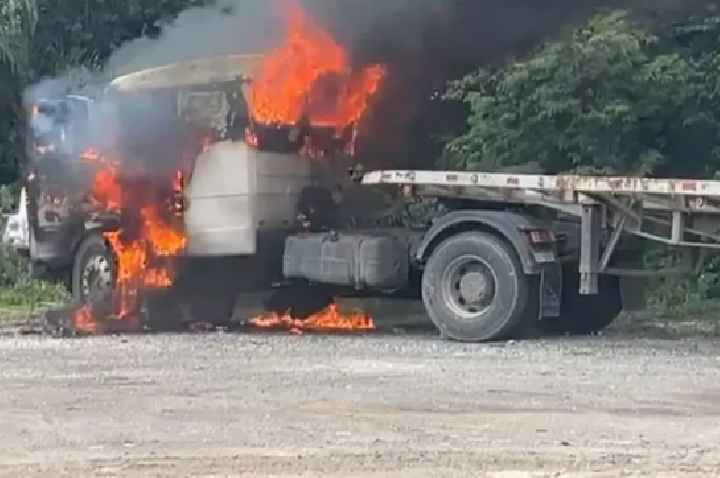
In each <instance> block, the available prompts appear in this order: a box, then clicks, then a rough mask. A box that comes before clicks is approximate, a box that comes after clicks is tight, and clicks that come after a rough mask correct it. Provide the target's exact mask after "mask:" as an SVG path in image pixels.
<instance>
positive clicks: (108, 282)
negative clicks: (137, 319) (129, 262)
mask: <svg viewBox="0 0 720 478" xmlns="http://www.w3.org/2000/svg"><path fill="white" fill-rule="evenodd" d="M116 277H117V265H116V264H115V257H114V256H113V253H112V251H111V250H110V248H109V247H108V245H107V244H106V242H105V240H104V239H103V238H102V236H100V235H98V234H93V235H90V236H88V237H86V238H85V239H84V240H83V241H82V242H81V243H80V246H79V247H78V249H77V252H76V253H75V260H74V262H73V269H72V280H71V289H72V295H73V298H74V299H75V301H77V302H78V303H81V304H84V303H87V302H95V301H97V300H100V299H102V298H104V297H107V295H108V294H110V293H111V292H112V290H113V287H114V286H115V278H116Z"/></svg>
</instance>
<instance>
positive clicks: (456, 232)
mask: <svg viewBox="0 0 720 478" xmlns="http://www.w3.org/2000/svg"><path fill="white" fill-rule="evenodd" d="M361 182H362V184H364V185H368V186H375V187H378V186H380V187H396V188H399V189H400V193H401V194H402V195H403V196H405V197H408V198H410V197H414V198H434V199H437V200H438V201H440V202H445V203H447V204H449V205H450V207H449V208H448V209H447V212H445V213H443V214H442V215H440V216H439V217H437V218H436V219H435V220H434V221H433V223H432V224H431V225H430V226H429V227H428V229H427V230H425V231H423V233H422V238H421V239H420V240H419V241H418V244H417V245H416V247H414V248H413V249H412V251H411V255H412V261H413V262H414V263H415V264H416V265H417V266H418V267H420V268H421V269H422V270H423V273H422V275H423V280H422V293H423V301H424V302H425V307H426V309H427V311H428V313H429V315H430V317H431V318H432V319H433V321H434V322H435V324H436V325H438V328H439V329H440V330H441V332H443V333H444V334H445V335H447V336H448V337H449V338H453V339H457V340H470V341H477V340H488V339H496V338H501V337H506V336H508V335H514V334H517V333H518V330H519V329H520V328H521V326H522V324H523V323H529V322H535V321H536V318H537V316H538V310H540V312H539V315H540V319H541V321H540V323H543V322H545V323H547V324H553V323H557V322H558V320H559V321H560V322H562V323H563V325H562V326H560V327H559V328H557V330H563V329H568V324H569V323H571V322H575V324H577V325H578V327H569V330H578V331H584V332H591V331H593V330H598V329H600V328H602V327H603V326H606V325H608V324H609V323H610V322H611V321H612V320H613V319H614V318H615V316H616V315H617V314H618V313H619V312H620V310H621V304H620V302H619V301H620V294H619V291H618V288H619V286H618V283H619V280H618V277H620V276H631V277H633V276H634V277H642V276H651V275H665V276H667V275H685V274H693V273H698V272H699V271H700V269H701V267H702V265H703V264H704V262H705V261H706V259H707V256H708V255H709V254H711V253H712V252H713V251H714V250H716V249H718V248H720V233H719V231H720V181H714V180H694V179H654V178H641V177H629V176H628V177H626V176H592V175H537V174H516V173H484V172H458V171H420V170H389V171H372V172H368V173H366V174H364V175H362V177H361ZM538 210H545V211H547V212H550V213H551V214H550V216H552V217H554V218H555V219H558V218H563V221H565V222H566V223H568V224H573V223H574V224H575V226H576V229H575V231H576V237H575V239H576V241H577V244H576V246H574V247H576V253H577V254H576V256H575V259H573V260H571V261H570V262H569V265H570V267H568V264H565V265H562V264H559V263H560V258H559V257H557V255H555V256H553V255H552V254H549V255H548V253H547V249H546V248H543V247H542V246H543V244H544V239H545V238H546V236H545V235H543V234H542V231H543V229H545V228H547V230H548V231H549V232H550V234H551V235H553V239H554V240H555V241H556V244H555V252H556V253H557V247H558V244H557V241H558V237H557V236H555V234H556V233H557V229H556V228H553V226H551V225H550V224H552V223H553V221H552V220H548V218H547V217H546V216H542V217H540V215H538V214H537V211H538ZM555 223H557V221H555ZM518 231H520V233H518ZM633 237H634V238H635V239H638V238H639V239H644V240H648V241H653V242H656V243H662V244H664V245H666V246H669V247H670V248H672V249H674V250H675V251H676V252H677V257H678V264H679V265H678V266H677V267H674V268H672V269H665V270H646V269H643V268H642V267H638V265H637V264H635V265H633V266H631V267H628V266H627V265H624V266H622V265H621V266H619V265H618V261H615V260H614V256H615V255H616V253H617V251H618V250H620V249H621V248H620V247H619V244H621V243H622V242H623V240H626V239H628V238H630V239H632V238H633ZM483 251H485V252H483ZM486 253H487V254H489V256H492V257H491V258H488V257H484V254H486ZM630 255H631V256H634V257H635V258H636V259H640V258H641V257H642V251H641V250H639V249H635V251H634V252H633V253H632V254H630ZM626 256H627V254H626ZM463 257H465V258H466V259H468V258H469V259H468V260H466V261H465V262H463V259H462V258H463ZM473 260H477V261H476V262H479V264H480V266H479V267H480V269H489V274H486V276H483V274H474V275H472V274H471V275H472V278H471V279H472V280H464V279H463V278H462V277H461V278H460V279H457V278H453V277H455V276H453V273H452V272H448V271H451V270H452V269H453V268H455V269H457V268H458V267H460V268H466V269H467V264H469V263H470V262H472V261H473ZM503 260H504V261H505V262H506V263H508V264H511V266H510V267H506V265H507V264H506V265H503ZM453 261H455V262H453ZM457 261H460V266H458V265H457V264H456V262H457ZM620 262H622V261H620ZM635 262H636V263H637V262H642V261H635ZM463 264H465V265H463ZM493 264H495V265H498V267H497V268H495V269H496V270H493ZM513 264H514V265H515V266H516V267H513ZM558 268H560V269H561V270H562V274H561V275H562V278H561V279H560V281H561V286H560V287H559V288H558V287H555V291H554V292H553V290H549V291H548V290H546V289H547V287H544V286H543V283H544V282H545V283H549V282H552V281H550V280H549V278H550V277H551V276H552V277H554V279H553V281H555V282H557V280H558V279H557V274H556V271H557V269H558ZM480 269H478V270H480ZM523 274H524V275H526V276H527V277H529V278H531V282H530V284H531V285H530V286H529V290H530V292H528V291H527V290H525V289H528V286H527V284H524V283H522V281H518V280H513V281H507V280H505V279H503V278H502V277H500V276H501V275H510V276H511V277H513V278H515V277H516V276H520V275H523ZM456 275H457V274H456ZM466 275H467V274H466ZM573 275H574V276H575V277H574V278H573V277H572V276H573ZM538 276H539V278H540V279H539V280H538V281H536V282H539V283H540V285H539V288H540V293H539V294H536V298H535V300H533V294H532V291H533V290H534V289H535V287H536V286H535V285H532V284H533V283H532V278H533V277H538ZM488 277H490V278H492V279H493V280H494V281H495V285H494V286H493V287H495V288H496V290H495V291H494V293H495V294H502V291H501V290H499V288H501V287H509V288H510V289H512V294H510V296H512V297H510V296H508V297H505V299H503V300H504V302H503V301H502V300H501V304H499V305H498V307H499V308H500V309H503V308H504V309H507V310H505V311H504V315H505V317H502V318H501V319H500V320H498V321H494V320H491V321H490V322H493V324H490V325H488V324H485V325H482V324H481V325H478V324H479V323H480V322H482V320H484V319H482V320H481V316H482V315H483V313H484V312H482V310H479V309H476V310H474V312H475V313H473V310H470V311H468V310H463V307H462V306H461V305H462V304H460V305H458V304H455V306H453V305H451V304H449V303H450V302H452V296H453V293H454V292H453V291H452V290H451V289H453V288H455V289H459V290H460V292H458V294H459V295H460V296H462V294H463V293H466V295H467V294H470V292H469V291H477V290H485V289H487V288H488V287H491V286H490V285H488V283H487V282H488ZM452 281H455V283H454V284H451V283H449V282H452ZM571 287H572V288H574V289H575V290H571ZM551 289H552V288H551ZM443 290H444V291H445V292H443ZM448 290H450V292H448ZM463 290H464V291H465V292H463ZM558 293H561V294H562V295H563V296H564V297H563V299H562V300H560V299H558V298H557V296H558ZM458 294H455V295H458ZM474 294H475V296H477V295H478V294H477V292H474ZM482 295H484V293H483V292H481V293H480V296H482ZM506 295H507V294H506ZM553 295H555V299H557V302H558V307H557V310H555V311H554V312H553V307H549V308H548V307H545V308H544V309H543V305H542V302H543V301H547V300H548V298H550V299H552V296H553ZM443 296H444V297H445V298H443ZM526 296H527V297H526ZM448 297H450V299H448ZM513 297H514V298H515V299H517V298H518V297H520V299H518V300H515V301H514V302H513V300H512V299H513ZM458 300H460V302H462V299H458ZM443 302H444V303H445V305H442V306H440V305H438V304H439V303H443ZM456 302H457V300H456ZM480 302H482V301H480ZM533 302H535V303H533ZM537 302H540V304H538V303H537ZM610 303H612V304H613V305H609V304H610ZM518 304H521V305H518ZM528 304H530V305H528ZM487 307H490V308H491V309H492V307H495V306H494V305H493V306H491V305H488V306H487ZM562 309H564V310H562ZM600 309H602V310H600ZM490 312H492V310H491V311H490ZM593 314H596V315H598V317H595V318H594V319H591V320H590V321H589V323H586V324H585V325H583V324H582V322H583V321H587V320H588V317H589V316H592V315H593ZM491 315H492V314H491ZM502 315H503V311H502V310H498V317H500V316H502ZM508 315H516V316H517V317H513V318H508ZM571 315H581V316H582V317H571ZM473 317H475V319H474V318H473ZM558 317H559V318H560V319H558ZM528 321H529V322H528ZM473 322H477V323H476V324H473ZM550 329H553V327H550Z"/></svg>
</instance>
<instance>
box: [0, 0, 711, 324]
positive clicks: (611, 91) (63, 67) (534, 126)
mask: <svg viewBox="0 0 720 478" xmlns="http://www.w3.org/2000/svg"><path fill="white" fill-rule="evenodd" d="M1 3H2V5H0V143H1V144H0V184H5V185H8V186H6V187H4V188H3V189H2V190H0V208H1V209H2V211H3V213H9V212H12V210H13V209H14V207H13V205H12V204H11V203H12V201H13V200H16V198H17V195H14V194H13V191H14V190H16V189H13V188H16V186H12V185H13V184H17V182H18V178H19V176H20V172H21V171H22V167H23V164H24V151H25V143H24V131H25V117H24V107H23V103H22V92H23V89H24V87H25V86H26V85H28V84H31V83H32V82H34V81H35V80H37V79H38V78H42V77H46V76H51V75H57V74H59V73H62V72H63V71H67V70H69V69H73V68H78V67H92V66H94V65H98V64H102V62H103V61H104V60H105V59H107V58H108V56H109V55H110V54H111V52H112V51H113V49H115V48H116V47H117V46H119V45H121V44H122V43H123V42H125V41H127V40H130V39H133V38H137V37H140V36H143V35H146V36H151V37H152V36H154V35H157V34H158V32H159V31H160V29H161V27H162V23H163V21H165V20H167V19H171V18H173V17H174V16H175V15H177V13H178V12H180V11H181V10H183V9H185V8H188V7H190V6H196V5H200V4H203V3H206V2H204V1H203V0H163V1H160V2H158V1H149V0H125V1H111V2H90V1H89V0H68V1H67V2H57V1H50V0H4V1H3V2H1ZM690 4H692V7H691V6H690ZM691 8H692V10H690V9H691ZM673 15H674V16H673V17H672V18H668V17H665V16H662V15H659V16H654V17H652V18H648V17H647V16H645V17H643V18H635V17H633V16H632V15H630V14H628V13H626V12H622V11H611V12H605V13H602V14H599V15H597V16H595V17H594V18H592V19H590V20H589V21H587V22H586V23H584V24H582V25H579V26H578V25H575V26H570V27H568V28H569V29H568V30H567V31H566V32H564V33H561V34H559V35H557V36H555V39H554V40H553V41H550V42H548V43H546V44H543V45H540V46H538V47H537V48H536V49H535V50H534V51H533V52H532V53H531V54H530V55H528V56H525V57H523V58H518V59H516V60H509V61H507V62H505V63H504V64H503V65H504V66H500V67H497V68H494V69H480V70H477V71H475V72H472V73H470V74H468V75H467V76H465V77H464V78H462V79H459V80H457V81H454V82H452V83H451V85H450V88H449V89H448V91H447V93H446V95H445V99H446V100H447V101H448V102H449V103H458V102H460V103H464V104H465V107H466V110H467V112H468V116H467V119H466V121H462V122H460V123H459V124H457V125H455V126H456V128H455V130H456V131H459V132H460V133H459V134H458V135H457V136H456V137H454V139H451V140H450V141H449V142H448V143H447V145H446V147H445V155H444V157H443V158H441V161H442V163H443V166H446V167H447V166H450V167H455V168H462V169H469V170H485V171H494V170H499V169H501V168H505V167H508V166H518V165H523V164H526V163H529V162H539V163H540V166H541V167H542V168H543V169H544V170H545V171H547V172H549V173H553V172H564V171H581V172H596V173H623V174H645V175H656V176H685V177H698V178H699V177H720V16H718V14H717V12H716V11H715V10H714V9H713V8H708V9H706V10H700V11H698V9H697V5H696V2H689V4H688V11H686V12H680V13H678V12H675V13H674V14H673ZM453 108H454V107H453ZM646 261H647V262H648V263H649V264H650V265H651V266H653V267H660V266H662V265H672V262H673V257H672V256H671V255H669V254H668V253H667V252H666V251H663V250H660V249H653V250H652V251H648V252H647V257H646ZM65 300H67V294H66V293H65V292H64V289H63V287H62V286H61V285H57V284H47V283H43V282H39V281H36V280H33V279H32V278H31V274H30V268H29V264H28V263H27V261H26V260H25V259H23V258H22V257H20V256H18V255H17V254H16V253H14V252H12V251H10V250H8V249H7V248H0V317H2V316H3V315H8V314H7V313H5V312H4V311H5V310H34V309H36V308H37V307H40V306H42V304H49V303H58V302H63V301H65ZM648 305H649V306H650V307H651V308H652V309H653V310H655V311H657V312H658V313H661V314H662V315H666V316H680V317H686V316H689V315H700V316H707V315H712V314H716V313H718V312H720V260H717V259H715V260H712V261H711V262H710V264H709V265H708V266H707V267H706V268H705V271H704V273H703V274H702V275H701V276H700V277H699V278H698V277H696V278H692V279H671V278H658V279H654V280H653V281H652V283H651V284H650V287H649V295H648Z"/></svg>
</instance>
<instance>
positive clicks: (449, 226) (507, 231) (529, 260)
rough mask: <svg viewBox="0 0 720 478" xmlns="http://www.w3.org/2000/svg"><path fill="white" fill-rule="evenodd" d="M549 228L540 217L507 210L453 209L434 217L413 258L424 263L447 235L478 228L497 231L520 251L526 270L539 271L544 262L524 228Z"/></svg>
mask: <svg viewBox="0 0 720 478" xmlns="http://www.w3.org/2000/svg"><path fill="white" fill-rule="evenodd" d="M541 228H547V224H544V223H542V222H540V221H538V220H537V219H535V218H533V217H531V216H528V215H525V214H521V213H517V212H508V211H482V210H464V211H452V212H449V213H447V214H445V215H443V216H440V217H439V218H438V219H436V220H435V222H434V223H433V225H432V226H431V227H430V229H429V230H428V231H427V233H426V234H425V236H424V237H423V239H422V241H421V243H420V245H419V246H418V247H417V249H416V251H415V254H414V259H415V260H416V261H418V262H420V263H425V262H426V261H427V260H428V258H429V257H430V254H431V253H432V251H433V249H434V248H435V247H436V246H437V245H438V244H439V243H440V241H442V240H443V239H445V238H446V237H448V236H449V235H451V234H454V233H456V232H460V231H468V230H479V231H486V232H491V233H495V234H497V235H499V236H501V237H503V238H504V239H505V240H507V241H508V242H509V243H510V244H512V246H513V248H514V249H515V250H516V251H517V253H518V257H519V258H520V262H521V263H522V266H523V270H524V272H525V273H526V274H539V273H540V272H542V271H543V268H544V266H543V265H542V264H539V263H538V262H537V261H536V260H535V257H534V256H533V253H532V250H531V249H530V243H529V242H528V239H527V237H526V236H525V235H524V234H523V230H525V229H541Z"/></svg>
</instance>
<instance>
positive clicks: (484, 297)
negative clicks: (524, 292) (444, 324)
mask: <svg viewBox="0 0 720 478" xmlns="http://www.w3.org/2000/svg"><path fill="white" fill-rule="evenodd" d="M496 284H497V280H496V277H495V274H494V273H493V271H492V269H491V268H490V267H489V266H488V264H487V262H485V261H484V260H483V259H481V258H480V257H478V256H474V255H465V256H461V257H458V258H456V259H454V260H453V261H452V262H451V263H450V264H449V265H448V266H447V267H446V268H445V271H444V272H443V275H442V287H441V293H442V298H443V301H444V302H445V304H446V305H447V306H448V307H449V308H450V310H451V311H452V312H453V313H454V314H455V315H456V316H458V317H459V318H461V319H466V320H472V319H476V318H477V317H478V316H481V315H483V314H484V313H485V312H486V311H487V310H488V309H489V308H490V306H491V305H492V303H493V300H494V299H495V288H496Z"/></svg>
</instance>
